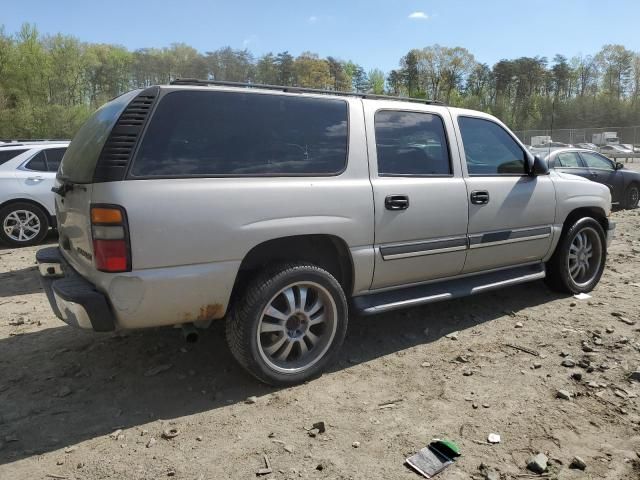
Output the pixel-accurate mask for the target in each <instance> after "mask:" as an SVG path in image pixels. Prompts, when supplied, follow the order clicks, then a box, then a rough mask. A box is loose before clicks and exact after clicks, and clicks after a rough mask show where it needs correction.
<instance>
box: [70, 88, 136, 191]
mask: <svg viewBox="0 0 640 480" xmlns="http://www.w3.org/2000/svg"><path fill="white" fill-rule="evenodd" d="M138 93H140V90H132V91H130V92H128V93H125V94H123V95H120V96H119V97H117V98H114V99H113V100H111V101H110V102H109V103H106V104H105V105H103V106H102V107H100V108H99V109H98V110H96V111H95V113H94V114H93V115H92V116H91V117H89V119H88V120H87V121H86V122H85V123H84V125H82V127H80V130H78V133H76V135H75V137H73V140H72V141H71V144H70V145H69V148H68V149H67V152H66V153H65V154H64V157H63V158H62V163H61V164H60V169H59V170H58V178H59V179H61V180H68V181H71V182H75V183H91V181H92V180H93V172H94V170H95V167H96V163H97V162H98V157H99V156H100V152H101V151H102V147H103V146H104V144H105V142H106V141H107V138H108V137H109V133H110V132H111V129H112V128H113V126H114V125H115V123H116V122H117V121H118V118H119V117H120V114H121V113H122V111H123V110H124V109H125V108H126V106H127V105H128V104H129V102H130V101H131V100H132V99H133V98H134V97H135V96H136V95H137V94H138Z"/></svg>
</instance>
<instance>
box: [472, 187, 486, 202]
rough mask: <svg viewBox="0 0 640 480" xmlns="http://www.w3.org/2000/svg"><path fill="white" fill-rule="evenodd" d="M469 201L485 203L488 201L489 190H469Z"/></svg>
mask: <svg viewBox="0 0 640 480" xmlns="http://www.w3.org/2000/svg"><path fill="white" fill-rule="evenodd" d="M471 203H473V204H474V205H486V204H487V203H489V192H488V191H487V190H476V191H474V192H471Z"/></svg>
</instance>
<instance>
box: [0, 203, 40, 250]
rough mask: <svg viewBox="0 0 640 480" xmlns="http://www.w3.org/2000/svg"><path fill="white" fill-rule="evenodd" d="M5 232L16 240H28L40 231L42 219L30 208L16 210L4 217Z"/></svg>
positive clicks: (3, 226)
mask: <svg viewBox="0 0 640 480" xmlns="http://www.w3.org/2000/svg"><path fill="white" fill-rule="evenodd" d="M2 228H3V230H4V233H5V234H6V235H7V236H8V237H9V238H10V239H11V240H14V241H16V242H28V241H30V240H33V239H34V238H35V237H36V236H38V234H39V233H40V228H41V225H40V219H39V218H38V216H37V215H36V214H35V213H33V212H30V211H29V210H14V211H13V212H11V213H9V215H7V216H6V217H4V221H3V222H2Z"/></svg>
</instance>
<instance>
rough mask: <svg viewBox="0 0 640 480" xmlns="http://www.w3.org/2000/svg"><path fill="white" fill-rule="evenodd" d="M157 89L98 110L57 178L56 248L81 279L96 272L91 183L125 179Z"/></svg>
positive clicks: (127, 96)
mask: <svg viewBox="0 0 640 480" xmlns="http://www.w3.org/2000/svg"><path fill="white" fill-rule="evenodd" d="M157 92H158V88H157V87H154V88H150V89H146V90H144V91H143V90H134V91H131V92H128V93H125V94H123V95H121V96H119V97H117V98H115V99H113V100H111V101H110V102H109V103H107V104H105V105H103V106H102V107H101V108H100V109H98V110H97V111H96V112H95V113H94V114H93V115H92V116H91V117H90V118H89V119H88V120H87V121H86V123H85V124H84V125H83V126H82V127H81V128H80V130H79V131H78V133H77V134H76V136H75V137H74V138H73V140H72V142H71V144H70V145H69V148H68V149H67V151H66V153H65V155H64V157H63V159H62V163H61V164H60V168H59V170H58V174H57V177H56V185H55V187H54V192H55V206H56V216H57V223H58V234H59V243H60V247H61V248H60V249H61V251H62V253H63V255H64V256H65V258H66V259H67V261H68V262H69V263H70V264H71V265H72V266H73V267H74V268H75V269H76V270H77V271H78V273H80V274H81V275H83V276H84V277H87V278H89V279H90V280H91V279H93V278H94V275H95V274H96V272H97V271H96V269H95V266H94V258H93V244H92V235H91V217H90V215H91V212H90V208H91V201H92V190H93V184H95V183H97V182H110V181H119V180H124V177H125V174H126V169H127V166H128V164H129V161H130V159H131V155H133V151H134V149H135V146H136V143H137V140H138V137H139V134H140V132H141V131H142V129H143V128H144V125H145V123H146V118H147V116H148V113H149V111H150V109H151V107H152V106H153V103H154V100H155V98H156V96H157Z"/></svg>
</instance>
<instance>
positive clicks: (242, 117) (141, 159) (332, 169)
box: [131, 91, 348, 177]
mask: <svg viewBox="0 0 640 480" xmlns="http://www.w3.org/2000/svg"><path fill="white" fill-rule="evenodd" d="M347 144H348V109H347V102H345V101H344V100H339V99H322V98H313V97H291V96H286V95H269V94H256V93H237V92H206V91H177V92H171V93H168V94H167V95H166V96H165V97H164V98H163V99H162V100H161V101H160V103H159V104H158V106H157V108H156V111H155V113H154V115H153V117H152V119H151V121H150V123H149V126H148V128H147V131H146V133H145V135H144V138H143V139H142V143H141V145H140V148H139V150H138V153H137V155H136V158H135V160H134V163H133V167H132V169H131V176H132V177H154V176H157V177H181V176H226V175H231V176H238V175H245V176H258V175H272V176H286V175H335V174H338V173H340V172H342V171H343V170H344V168H345V166H346V161H347Z"/></svg>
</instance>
